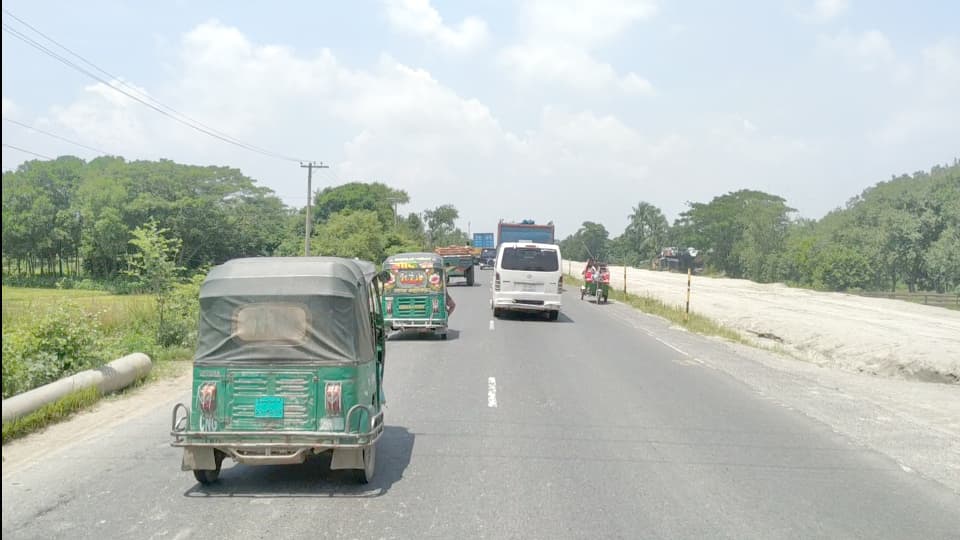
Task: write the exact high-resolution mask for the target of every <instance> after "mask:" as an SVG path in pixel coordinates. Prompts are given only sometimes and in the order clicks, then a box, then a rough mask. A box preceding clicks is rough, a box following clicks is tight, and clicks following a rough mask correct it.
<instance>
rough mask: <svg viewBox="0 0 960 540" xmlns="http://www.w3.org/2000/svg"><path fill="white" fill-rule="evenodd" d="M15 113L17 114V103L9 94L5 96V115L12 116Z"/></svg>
mask: <svg viewBox="0 0 960 540" xmlns="http://www.w3.org/2000/svg"><path fill="white" fill-rule="evenodd" d="M15 114H17V105H16V104H15V103H14V102H13V100H11V99H9V98H7V96H3V116H6V117H12V116H14V115H15Z"/></svg>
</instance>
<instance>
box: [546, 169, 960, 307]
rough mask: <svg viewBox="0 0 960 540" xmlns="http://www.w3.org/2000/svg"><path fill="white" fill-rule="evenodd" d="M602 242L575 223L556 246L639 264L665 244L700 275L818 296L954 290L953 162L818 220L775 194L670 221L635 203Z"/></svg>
mask: <svg viewBox="0 0 960 540" xmlns="http://www.w3.org/2000/svg"><path fill="white" fill-rule="evenodd" d="M628 219H629V224H628V225H627V227H626V229H625V230H624V232H623V233H622V234H621V235H620V236H617V237H615V238H610V234H609V232H608V231H607V229H606V228H605V227H604V226H603V225H602V224H601V223H598V222H593V221H585V222H584V223H583V224H582V226H581V227H580V228H579V229H578V230H577V231H576V232H575V233H573V234H571V235H570V236H568V237H567V238H565V239H564V240H563V241H562V242H561V249H562V251H563V253H564V256H565V257H566V258H570V259H579V260H584V259H586V257H588V256H589V255H591V254H592V255H595V256H599V257H601V258H606V259H608V260H609V261H613V262H617V263H626V264H628V265H631V266H641V267H649V266H650V265H651V262H652V261H653V260H654V259H655V258H656V257H657V256H658V255H659V254H660V251H661V249H662V248H664V247H667V246H677V247H695V248H697V249H698V250H700V252H701V253H703V254H704V260H705V263H706V266H707V270H708V271H710V272H713V273H716V274H721V275H726V276H730V277H737V278H746V279H751V280H754V281H759V282H785V283H789V284H793V285H799V286H804V287H812V288H817V289H824V290H833V291H845V290H867V291H869V290H891V291H893V290H897V289H898V288H905V289H907V290H910V291H921V290H922V291H937V292H947V291H951V292H953V291H955V292H960V162H958V161H956V160H955V161H954V163H953V164H952V165H949V166H935V167H933V168H932V169H931V170H929V171H922V172H917V173H914V174H912V175H901V176H898V177H894V178H892V179H891V180H889V181H886V182H880V183H877V184H876V185H874V186H872V187H870V188H867V189H866V190H864V191H863V193H861V194H860V195H859V196H857V197H854V198H853V199H851V200H850V201H848V202H847V204H846V205H845V206H844V207H843V208H838V209H836V210H834V211H832V212H830V213H828V214H827V215H826V216H824V217H823V218H821V219H818V220H813V219H804V218H801V217H797V216H796V211H795V210H794V209H793V208H791V207H789V206H788V204H787V202H786V200H785V199H783V198H782V197H779V196H776V195H772V194H769V193H764V192H761V191H753V190H740V191H734V192H730V193H726V194H723V195H720V196H717V197H714V198H713V199H712V200H711V201H710V202H707V203H699V202H693V203H688V204H687V210H686V211H684V212H682V213H681V214H680V216H679V217H678V218H677V219H676V220H675V221H674V223H673V224H672V225H670V224H669V222H668V221H667V219H666V217H665V216H664V215H663V212H662V211H660V209H659V208H657V207H656V206H654V205H652V204H650V203H647V202H640V203H639V204H638V205H637V206H636V207H634V208H633V209H632V213H631V214H630V215H629V216H628Z"/></svg>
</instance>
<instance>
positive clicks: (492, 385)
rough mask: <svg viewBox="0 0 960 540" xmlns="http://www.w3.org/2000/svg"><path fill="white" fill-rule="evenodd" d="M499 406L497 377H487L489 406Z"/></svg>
mask: <svg viewBox="0 0 960 540" xmlns="http://www.w3.org/2000/svg"><path fill="white" fill-rule="evenodd" d="M496 406H497V379H496V377H488V378H487V407H496Z"/></svg>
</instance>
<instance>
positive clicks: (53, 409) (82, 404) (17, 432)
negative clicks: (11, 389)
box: [3, 387, 101, 444]
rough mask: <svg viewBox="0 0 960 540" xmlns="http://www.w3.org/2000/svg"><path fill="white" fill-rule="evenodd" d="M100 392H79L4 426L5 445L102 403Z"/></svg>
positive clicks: (93, 390)
mask: <svg viewBox="0 0 960 540" xmlns="http://www.w3.org/2000/svg"><path fill="white" fill-rule="evenodd" d="M100 397H101V396H100V391H99V390H98V389H97V388H95V387H94V388H85V389H83V390H77V391H76V392H73V393H71V394H68V395H66V396H64V397H63V398H61V399H59V400H57V401H54V402H53V403H48V404H46V405H44V406H43V407H40V408H39V409H37V410H36V411H34V412H32V413H30V414H28V415H26V416H24V417H21V418H17V419H15V420H12V421H10V422H7V423H5V424H3V444H7V443H8V442H10V441H12V440H14V439H18V438H20V437H23V436H24V435H28V434H30V433H33V432H34V431H37V430H39V429H43V428H44V427H46V426H48V425H50V424H53V423H56V422H62V421H63V420H66V419H67V418H70V417H71V416H73V415H74V413H76V412H77V411H79V410H81V409H86V408H87V407H90V406H91V405H93V404H94V403H96V402H98V401H100Z"/></svg>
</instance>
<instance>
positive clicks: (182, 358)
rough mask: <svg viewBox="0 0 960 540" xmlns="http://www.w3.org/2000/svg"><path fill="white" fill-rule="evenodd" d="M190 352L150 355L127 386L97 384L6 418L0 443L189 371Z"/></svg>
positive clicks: (176, 351)
mask: <svg viewBox="0 0 960 540" xmlns="http://www.w3.org/2000/svg"><path fill="white" fill-rule="evenodd" d="M190 353H191V351H189V350H188V349H186V348H184V349H179V350H171V351H169V353H168V354H164V357H166V358H164V359H161V360H159V361H158V360H157V359H151V360H152V361H153V368H152V369H151V370H150V373H149V374H148V375H147V376H146V377H143V378H141V379H137V380H136V381H135V382H134V383H133V384H131V385H130V386H128V387H126V388H124V389H122V390H118V391H116V392H114V393H112V394H101V393H100V391H99V390H98V389H97V388H96V387H93V388H85V389H83V390H77V391H76V392H73V393H71V394H68V395H66V396H64V397H62V398H60V399H59V400H57V401H55V402H53V403H49V404H47V405H44V406H43V407H41V408H40V409H38V410H36V411H34V412H32V413H30V414H28V415H26V416H24V417H22V418H17V419H15V420H12V421H10V422H7V423H5V424H3V444H7V443H8V442H11V441H14V440H16V439H19V438H21V437H25V436H27V435H30V434H31V433H34V432H37V431H40V430H42V429H44V428H46V427H48V426H51V425H54V424H58V423H60V422H63V421H65V420H68V419H70V418H71V417H72V416H73V415H75V414H76V413H78V412H82V411H84V410H86V409H89V408H91V407H93V406H94V405H96V404H97V403H99V402H100V401H101V400H106V399H117V398H120V397H123V396H124V395H126V394H127V393H129V392H133V391H136V390H137V389H139V388H142V387H143V386H145V385H147V384H149V383H151V382H154V381H158V380H162V379H172V378H175V377H178V376H180V375H183V374H185V373H188V372H189V369H190V366H191V365H192V364H191V362H190V361H189V358H190V356H189V355H190Z"/></svg>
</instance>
